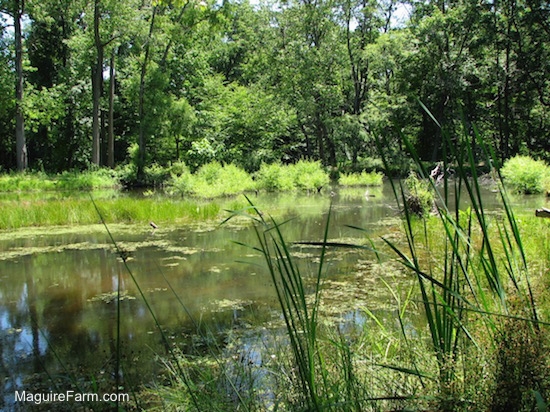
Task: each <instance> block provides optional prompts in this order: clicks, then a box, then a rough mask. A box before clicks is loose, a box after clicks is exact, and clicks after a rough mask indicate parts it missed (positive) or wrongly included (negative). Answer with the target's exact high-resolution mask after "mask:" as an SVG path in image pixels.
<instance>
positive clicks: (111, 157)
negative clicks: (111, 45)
mask: <svg viewBox="0 0 550 412" xmlns="http://www.w3.org/2000/svg"><path fill="white" fill-rule="evenodd" d="M114 106H115V50H114V49H113V52H112V54H111V64H110V70H109V130H108V137H107V140H108V147H107V155H108V158H107V166H109V167H110V168H111V169H112V168H114V167H115V128H114V117H115V116H114V111H115V107H114Z"/></svg>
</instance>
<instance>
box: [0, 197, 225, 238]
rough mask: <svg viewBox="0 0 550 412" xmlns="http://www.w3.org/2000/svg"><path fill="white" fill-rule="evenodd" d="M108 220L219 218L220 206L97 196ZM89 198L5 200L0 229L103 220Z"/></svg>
mask: <svg viewBox="0 0 550 412" xmlns="http://www.w3.org/2000/svg"><path fill="white" fill-rule="evenodd" d="M96 204H97V206H98V208H99V210H100V211H101V214H102V215H103V217H104V219H105V222H106V223H132V224H133V223H143V224H148V222H150V221H154V222H155V223H157V224H162V223H189V222H194V221H198V220H208V219H215V218H218V217H220V212H221V208H220V205H219V204H217V203H215V202H210V203H207V204H206V203H204V202H197V201H193V200H166V199H164V200H159V199H156V198H128V197H119V198H116V199H98V200H96ZM100 222H101V221H100V219H99V217H98V215H97V211H96V210H95V208H94V205H93V203H92V202H91V200H90V198H86V197H84V198H65V199H63V198H62V199H54V200H47V201H40V200H38V201H36V200H35V201H25V200H23V201H21V200H7V201H3V202H2V214H1V215H0V230H6V229H17V228H21V227H30V226H53V225H89V224H97V223H100Z"/></svg>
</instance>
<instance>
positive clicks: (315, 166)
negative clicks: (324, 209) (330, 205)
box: [289, 160, 330, 191]
mask: <svg viewBox="0 0 550 412" xmlns="http://www.w3.org/2000/svg"><path fill="white" fill-rule="evenodd" d="M289 167H290V168H291V171H292V174H293V176H294V184H295V185H296V187H297V188H298V189H302V190H317V191H320V190H321V189H322V188H323V186H326V185H328V183H329V182H330V178H329V175H328V173H327V172H326V171H325V170H323V167H322V166H321V162H312V161H309V160H300V161H299V162H298V163H296V164H294V165H292V166H289Z"/></svg>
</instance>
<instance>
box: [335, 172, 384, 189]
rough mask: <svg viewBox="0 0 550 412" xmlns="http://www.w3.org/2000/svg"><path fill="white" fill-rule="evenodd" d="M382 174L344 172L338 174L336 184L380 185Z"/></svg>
mask: <svg viewBox="0 0 550 412" xmlns="http://www.w3.org/2000/svg"><path fill="white" fill-rule="evenodd" d="M383 178H384V175H383V174H382V173H379V172H371V173H367V172H361V173H346V174H342V175H340V178H339V179H338V184H340V185H342V186H382V179H383Z"/></svg>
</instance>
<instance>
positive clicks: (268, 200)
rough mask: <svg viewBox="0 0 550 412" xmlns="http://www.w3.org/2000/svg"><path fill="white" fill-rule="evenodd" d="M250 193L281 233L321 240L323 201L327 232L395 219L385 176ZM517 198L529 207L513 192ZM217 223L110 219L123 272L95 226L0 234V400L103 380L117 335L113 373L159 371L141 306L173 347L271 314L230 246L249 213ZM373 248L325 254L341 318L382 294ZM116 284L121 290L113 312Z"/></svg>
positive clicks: (248, 227) (376, 303) (249, 268)
mask: <svg viewBox="0 0 550 412" xmlns="http://www.w3.org/2000/svg"><path fill="white" fill-rule="evenodd" d="M486 199H487V202H488V203H490V204H492V205H493V206H492V207H495V205H496V204H497V203H496V195H494V194H493V193H491V192H489V191H487V193H486ZM253 201H254V203H255V204H256V205H257V206H258V207H259V208H260V209H262V211H263V212H264V216H267V215H273V216H275V217H276V219H277V220H278V221H285V220H289V221H288V222H287V223H285V224H284V225H283V226H282V231H283V233H284V235H285V237H286V239H287V240H288V241H291V242H295V241H320V240H322V238H323V232H324V227H325V222H326V219H327V213H328V210H329V207H330V205H331V203H332V213H331V217H330V219H331V223H330V232H329V239H330V240H331V241H337V242H343V243H364V242H365V238H366V235H365V234H366V233H367V234H368V235H369V236H370V237H372V238H378V237H380V236H383V235H388V234H391V232H392V231H396V227H397V225H398V214H397V211H396V209H397V208H396V207H395V202H394V201H393V195H392V194H391V190H390V187H389V186H385V187H384V188H383V189H378V190H376V189H373V190H370V192H369V193H368V196H365V189H342V190H340V191H339V192H337V193H331V194H327V193H325V194H315V195H303V194H284V195H275V194H270V195H267V194H266V195H259V196H256V197H253ZM220 202H223V201H220ZM516 203H517V204H518V206H519V207H522V208H526V207H532V204H531V203H525V201H524V200H521V199H519V200H517V202H516ZM228 216H229V214H228ZM219 223H220V222H218V221H216V222H203V223H200V224H193V225H186V226H171V225H167V226H168V227H165V226H163V225H162V224H159V228H158V229H156V230H154V231H153V230H152V229H151V228H149V227H148V226H147V227H140V226H137V225H136V226H133V227H132V226H128V225H126V226H124V225H113V226H110V227H109V229H110V231H111V233H112V236H113V238H114V240H115V241H116V242H117V244H118V245H119V247H120V248H121V249H122V250H123V251H124V254H126V255H127V256H128V259H127V265H128V268H129V270H130V272H129V271H128V269H127V268H126V267H125V265H124V264H123V262H122V260H121V258H120V257H119V256H118V254H117V253H116V251H115V249H114V247H113V243H112V241H111V239H110V237H109V235H108V233H107V231H106V229H105V228H104V227H103V226H100V225H98V226H90V227H85V228H82V227H79V228H35V229H33V230H20V231H14V232H11V233H7V232H5V233H0V357H1V358H0V359H1V364H0V369H1V373H2V375H3V376H4V377H5V378H4V380H3V382H2V384H3V393H2V395H3V396H2V398H0V409H2V408H6V409H11V408H12V407H13V406H14V391H15V390H20V391H21V390H25V389H26V390H29V391H30V390H33V389H34V390H53V389H55V388H56V387H57V388H58V389H61V390H66V389H67V387H69V386H70V387H77V388H78V387H79V385H83V386H84V387H89V386H90V383H91V384H92V385H93V386H94V387H96V388H101V387H109V386H111V387H112V385H113V382H114V378H113V375H114V372H113V371H114V370H116V369H115V359H116V353H117V346H116V336H117V334H118V335H119V336H120V345H121V346H120V351H121V354H122V359H121V364H122V375H123V376H122V381H123V382H124V384H125V385H126V386H130V387H136V386H138V385H139V384H143V383H147V382H148V381H151V380H152V379H154V378H155V377H158V374H159V373H162V371H163V369H165V368H164V367H163V365H162V363H161V362H160V361H159V357H160V358H162V357H164V356H166V353H167V352H166V348H165V345H164V344H163V340H162V337H161V334H160V332H159V330H158V328H157V326H156V323H155V321H154V319H153V316H152V314H151V310H152V311H153V313H154V315H155V316H156V318H157V321H158V323H159V324H160V325H161V326H162V329H163V331H164V333H165V335H166V336H167V338H168V340H169V342H170V344H171V345H174V346H175V347H178V348H179V349H181V350H182V351H183V352H186V351H188V350H189V348H190V347H191V346H193V345H195V347H194V349H195V350H196V346H197V345H199V344H200V342H197V339H196V335H197V329H198V328H201V329H203V330H204V329H207V330H208V331H210V332H212V333H213V334H212V336H214V337H216V336H218V337H220V338H219V339H220V343H221V344H222V345H223V335H224V333H225V331H227V330H235V329H239V328H241V329H246V328H248V329H250V328H259V327H260V326H265V325H269V324H271V323H274V322H275V323H276V322H277V321H278V320H280V315H279V312H278V310H277V303H276V299H275V295H274V290H273V287H272V284H271V279H270V277H269V274H268V273H267V272H266V270H265V269H264V266H263V265H262V259H261V256H260V255H259V254H258V253H257V252H255V251H254V250H252V249H251V248H247V247H245V246H242V245H241V244H246V245H255V244H256V238H255V233H254V230H253V229H252V224H251V222H250V220H246V219H234V220H231V221H229V222H228V223H226V224H224V225H221V226H220V225H219ZM348 225H350V226H359V227H362V228H364V229H365V230H366V232H360V231H357V230H354V229H352V228H349V227H348ZM292 251H293V255H294V256H295V257H296V258H297V259H298V260H299V261H300V264H301V268H302V270H303V273H304V274H308V273H314V272H315V270H316V268H317V262H318V256H319V249H318V248H314V247H305V246H299V245H295V246H293V247H292ZM373 259H374V257H373V256H369V253H368V252H365V251H356V250H355V251H354V250H338V251H332V252H330V253H329V255H328V259H327V262H328V265H327V268H326V272H325V273H326V274H325V276H326V281H327V285H328V287H327V290H326V292H325V293H326V295H327V297H328V298H329V299H330V298H331V297H332V298H333V299H334V300H342V301H345V303H346V304H345V305H342V306H341V308H340V311H342V312H343V313H341V318H342V319H343V321H345V322H357V321H358V320H357V319H356V317H357V309H358V308H360V307H361V306H365V305H368V306H369V307H371V308H375V307H382V306H383V305H384V302H383V300H384V299H388V296H387V295H384V293H383V292H381V293H372V291H373V290H374V289H376V288H378V289H380V290H383V289H384V288H383V286H380V285H377V284H376V279H375V275H374V274H372V275H371V274H369V272H368V268H369V263H368V262H369V261H371V262H372V260H373ZM359 274H362V276H359ZM379 275H380V274H378V276H379ZM355 278H357V279H361V285H359V287H358V288H357V290H355V291H354V292H353V293H349V289H344V291H342V290H340V293H338V290H339V286H338V285H342V284H343V283H345V282H349V281H350V279H351V280H353V279H355ZM396 281H399V280H396ZM403 281H405V280H403ZM331 285H332V286H334V287H331ZM117 290H120V291H121V292H122V298H121V301H120V306H119V309H120V313H118V312H117V305H116V293H117ZM331 293H332V294H333V296H331ZM142 294H143V296H142ZM145 301H146V302H147V304H148V305H149V307H148V306H147V304H146V303H145ZM344 307H345V308H346V309H343V308H344ZM118 320H120V321H118ZM359 321H361V320H359ZM56 385H57V386H56Z"/></svg>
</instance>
